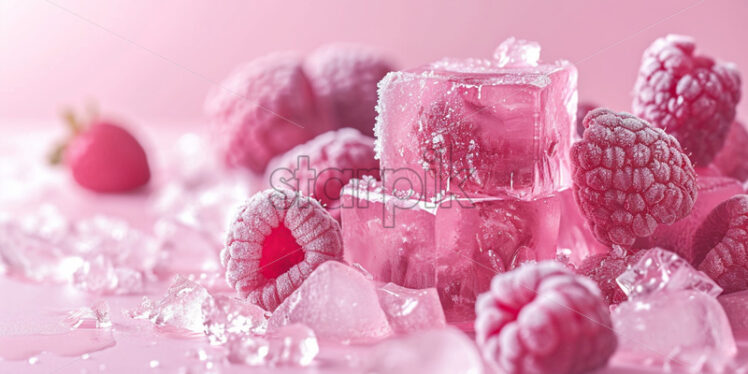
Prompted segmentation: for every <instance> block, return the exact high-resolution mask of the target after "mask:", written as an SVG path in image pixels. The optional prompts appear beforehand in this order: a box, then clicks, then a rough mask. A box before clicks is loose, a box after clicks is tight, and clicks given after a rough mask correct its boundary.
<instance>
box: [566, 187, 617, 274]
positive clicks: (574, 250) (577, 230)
mask: <svg viewBox="0 0 748 374" xmlns="http://www.w3.org/2000/svg"><path fill="white" fill-rule="evenodd" d="M558 196H559V201H560V204H561V212H562V214H561V222H560V223H559V230H558V255H559V256H561V257H562V258H560V259H562V260H563V261H564V262H568V263H570V264H573V265H575V266H577V267H578V266H580V265H581V264H582V263H583V262H584V259H586V258H587V257H589V256H594V255H601V254H606V253H608V252H610V250H611V248H610V247H608V246H606V245H604V244H602V243H600V242H599V241H598V240H597V239H596V238H595V236H594V235H593V234H592V231H591V230H590V227H589V224H588V223H587V219H585V218H584V217H583V216H582V214H581V211H580V210H579V206H578V205H577V203H576V201H574V193H573V192H572V190H571V189H570V188H569V189H565V190H563V191H561V192H559V194H558Z"/></svg>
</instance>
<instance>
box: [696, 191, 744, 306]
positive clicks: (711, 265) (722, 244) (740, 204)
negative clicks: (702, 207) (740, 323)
mask: <svg viewBox="0 0 748 374" xmlns="http://www.w3.org/2000/svg"><path fill="white" fill-rule="evenodd" d="M693 245H694V250H693V251H694V253H706V256H705V257H704V260H703V261H701V264H700V265H699V270H701V271H703V272H704V273H706V274H707V275H709V276H710V277H711V278H712V279H714V281H715V282H717V284H719V286H720V287H722V288H723V289H724V291H725V293H729V292H735V291H741V290H745V289H748V195H735V196H733V197H732V198H730V199H728V200H726V201H725V202H723V203H722V204H720V205H718V206H717V207H716V208H714V210H712V212H711V213H709V216H707V217H706V219H705V220H704V222H703V223H702V224H701V226H699V229H698V230H697V231H696V234H695V235H694V241H693Z"/></svg>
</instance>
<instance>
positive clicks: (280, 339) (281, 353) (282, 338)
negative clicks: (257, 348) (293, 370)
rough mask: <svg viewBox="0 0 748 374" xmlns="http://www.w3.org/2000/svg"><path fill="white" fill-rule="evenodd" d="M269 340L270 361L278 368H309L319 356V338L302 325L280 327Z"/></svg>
mask: <svg viewBox="0 0 748 374" xmlns="http://www.w3.org/2000/svg"><path fill="white" fill-rule="evenodd" d="M269 340H270V352H269V355H268V356H269V360H270V362H271V363H272V364H274V365H276V366H308V365H309V364H311V363H312V361H314V359H315V358H316V357H317V354H319V343H318V342H317V336H316V335H315V334H314V331H312V329H310V328H309V327H306V326H304V325H301V324H292V325H287V326H283V327H280V328H278V329H277V330H275V331H274V332H273V333H272V334H271V335H270V336H269Z"/></svg>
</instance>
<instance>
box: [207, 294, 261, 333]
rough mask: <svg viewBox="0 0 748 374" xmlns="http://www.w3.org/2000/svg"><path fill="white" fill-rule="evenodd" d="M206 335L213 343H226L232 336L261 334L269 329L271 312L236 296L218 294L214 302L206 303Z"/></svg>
mask: <svg viewBox="0 0 748 374" xmlns="http://www.w3.org/2000/svg"><path fill="white" fill-rule="evenodd" d="M203 307H204V310H203V314H204V315H205V331H204V332H205V335H206V336H207V337H208V340H209V341H210V343H211V344H214V345H220V344H224V343H226V342H227V341H229V340H230V339H232V338H236V337H241V336H259V335H263V334H264V333H265V331H266V330H267V320H268V317H269V313H268V312H266V311H265V310H263V309H262V308H260V307H258V306H256V305H254V304H250V303H248V302H246V301H244V300H239V299H237V298H234V297H229V296H224V295H218V296H215V297H214V304H211V303H204V304H203Z"/></svg>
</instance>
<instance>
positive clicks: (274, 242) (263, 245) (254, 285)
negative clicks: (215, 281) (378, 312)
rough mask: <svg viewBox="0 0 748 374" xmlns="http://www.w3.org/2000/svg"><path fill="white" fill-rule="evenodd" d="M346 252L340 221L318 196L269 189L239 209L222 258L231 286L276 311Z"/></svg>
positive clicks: (254, 301) (256, 195) (253, 300)
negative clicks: (315, 273) (319, 270)
mask: <svg viewBox="0 0 748 374" xmlns="http://www.w3.org/2000/svg"><path fill="white" fill-rule="evenodd" d="M342 256H343V242H342V239H341V234H340V225H339V224H338V222H337V221H336V220H335V219H334V218H333V217H332V216H330V214H329V213H327V211H325V209H324V208H323V207H322V206H321V205H320V204H319V203H318V202H317V201H316V200H314V199H312V198H309V197H307V196H303V195H301V194H299V193H295V192H291V191H288V190H272V189H270V190H265V191H262V192H259V193H257V194H255V195H254V196H252V197H251V198H250V199H249V200H248V201H247V202H246V203H245V204H244V205H242V206H241V208H240V209H239V212H238V214H237V216H236V218H235V220H234V223H233V224H232V225H231V227H230V228H229V232H228V236H227V238H226V246H225V247H224V249H223V250H222V251H221V263H222V264H223V265H224V266H225V267H226V281H227V282H228V284H229V285H230V286H231V287H232V288H234V289H236V291H237V292H238V293H239V294H240V295H241V296H242V297H247V298H248V299H249V300H250V301H251V302H253V303H255V304H257V305H259V306H261V307H263V308H265V309H268V310H273V309H275V308H276V307H277V306H278V304H280V303H281V302H282V301H283V300H284V299H285V298H286V297H287V296H288V295H290V294H291V293H292V292H293V291H294V290H295V289H296V288H298V287H299V286H300V285H301V283H302V282H303V281H304V279H306V277H307V276H308V275H309V274H310V273H311V272H312V271H313V270H314V269H315V268H316V267H317V266H318V265H320V264H321V263H323V262H325V261H328V260H337V259H341V258H342Z"/></svg>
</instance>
